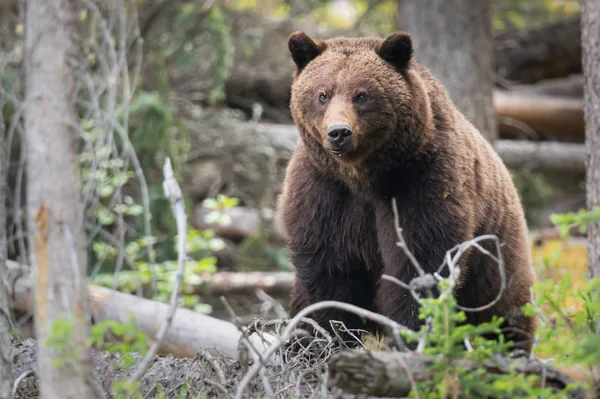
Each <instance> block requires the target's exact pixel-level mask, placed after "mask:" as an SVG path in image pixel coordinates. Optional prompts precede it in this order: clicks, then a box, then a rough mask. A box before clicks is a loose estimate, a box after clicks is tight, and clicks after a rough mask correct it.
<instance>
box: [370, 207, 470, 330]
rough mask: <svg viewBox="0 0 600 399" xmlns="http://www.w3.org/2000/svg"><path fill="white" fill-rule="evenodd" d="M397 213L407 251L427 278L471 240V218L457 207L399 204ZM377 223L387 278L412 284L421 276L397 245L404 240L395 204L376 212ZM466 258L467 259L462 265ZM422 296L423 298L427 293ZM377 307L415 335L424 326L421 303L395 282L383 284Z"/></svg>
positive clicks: (386, 281)
mask: <svg viewBox="0 0 600 399" xmlns="http://www.w3.org/2000/svg"><path fill="white" fill-rule="evenodd" d="M397 209H398V223H399V226H400V228H401V229H402V237H403V238H404V242H405V244H406V248H407V249H408V250H410V252H411V253H412V255H413V256H414V258H415V260H416V261H417V263H418V264H419V266H420V268H421V269H422V270H423V271H424V272H425V273H426V274H431V273H434V272H436V271H437V270H438V269H439V267H440V265H441V264H442V262H443V260H444V256H445V255H446V252H447V251H448V250H450V249H452V248H453V247H454V246H455V245H457V244H460V243H462V242H464V241H466V240H468V235H469V228H468V220H469V215H467V214H465V213H464V212H462V210H461V208H460V207H458V206H456V204H454V203H448V202H445V203H440V204H430V205H429V207H428V209H424V208H419V206H417V204H416V203H412V204H411V203H407V202H404V203H403V202H398V205H397ZM433 210H435V211H433ZM376 221H377V228H378V232H379V249H380V251H381V255H382V258H383V262H384V268H383V274H386V275H389V276H392V277H395V278H397V279H398V280H400V281H402V282H404V283H405V284H409V283H410V282H411V280H412V279H414V278H415V277H418V276H419V272H418V270H417V268H416V267H415V266H414V264H413V261H411V259H410V257H409V256H408V254H407V252H406V250H405V249H404V248H402V247H400V246H398V245H397V243H398V242H399V241H400V240H399V237H398V232H397V230H396V226H395V215H394V212H393V208H392V204H391V202H387V203H383V204H381V205H380V206H379V207H378V208H377V209H376ZM466 257H467V255H465V256H463V258H462V259H461V261H464V260H465V258H466ZM447 272H448V269H447V268H446V269H445V270H444V271H442V273H441V274H442V275H447ZM432 292H433V295H434V296H435V295H438V290H437V289H436V287H434V289H433V290H432ZM420 294H421V296H423V295H424V294H426V293H425V292H421V293H420ZM377 305H378V310H379V311H380V313H381V314H383V315H385V316H388V317H389V318H391V319H392V320H394V321H396V322H397V323H400V324H401V325H403V326H405V327H407V328H409V329H411V330H413V331H416V330H418V329H419V328H420V326H421V324H422V323H423V321H422V320H420V319H419V307H420V305H419V303H418V302H417V301H416V300H415V299H414V297H413V296H412V295H411V293H410V291H409V290H408V289H406V288H403V287H401V286H400V285H398V284H396V283H394V282H391V281H388V280H384V279H381V280H380V282H379V286H378V291H377Z"/></svg>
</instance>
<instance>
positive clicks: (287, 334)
mask: <svg viewBox="0 0 600 399" xmlns="http://www.w3.org/2000/svg"><path fill="white" fill-rule="evenodd" d="M327 308H335V309H339V310H343V311H345V312H350V313H354V314H356V315H358V316H360V317H362V318H365V319H369V320H371V321H374V322H376V323H379V324H382V325H385V326H388V327H390V328H391V329H392V338H393V339H394V340H395V341H396V344H397V345H398V346H399V347H402V344H401V342H400V341H399V340H398V337H399V333H400V332H401V331H411V330H410V329H409V328H407V327H405V326H403V325H401V324H399V323H396V322H395V321H393V320H392V319H390V318H388V317H386V316H383V315H380V314H378V313H375V312H371V311H370V310H367V309H363V308H361V307H358V306H355V305H351V304H349V303H344V302H338V301H322V302H317V303H314V304H312V305H309V306H307V307H305V308H304V309H302V310H301V311H300V312H298V314H297V315H296V316H294V318H293V319H291V320H290V322H289V323H288V325H287V326H286V328H285V329H284V330H283V332H282V333H281V336H279V337H277V338H276V339H275V342H273V345H272V346H271V347H270V348H269V349H267V350H266V351H265V352H264V354H263V356H262V359H263V361H264V362H267V361H268V360H269V358H270V357H271V355H273V353H275V351H277V350H278V349H279V348H280V347H281V346H282V345H283V344H285V342H286V341H287V340H288V339H290V338H293V337H294V336H295V335H297V331H294V329H295V328H296V326H297V325H298V323H300V322H301V321H302V319H303V318H304V317H305V316H306V315H308V314H309V313H312V312H315V311H318V310H322V309H327ZM262 367H263V362H256V363H254V364H253V365H252V367H251V368H250V370H248V373H246V375H245V376H244V378H243V379H242V381H241V382H240V385H238V389H237V391H236V394H235V398H236V399H242V394H243V393H244V390H245V389H246V387H247V386H248V384H250V381H252V379H253V378H254V377H256V375H257V374H258V372H259V371H260V369H261V368H262Z"/></svg>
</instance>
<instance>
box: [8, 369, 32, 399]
mask: <svg viewBox="0 0 600 399" xmlns="http://www.w3.org/2000/svg"><path fill="white" fill-rule="evenodd" d="M33 374H34V373H33V370H27V371H25V372H24V373H23V374H21V375H20V376H19V377H18V378H17V379H16V380H15V383H14V384H13V390H12V397H13V398H16V397H17V390H18V389H19V385H21V383H22V382H23V380H25V378H27V377H29V376H30V375H33Z"/></svg>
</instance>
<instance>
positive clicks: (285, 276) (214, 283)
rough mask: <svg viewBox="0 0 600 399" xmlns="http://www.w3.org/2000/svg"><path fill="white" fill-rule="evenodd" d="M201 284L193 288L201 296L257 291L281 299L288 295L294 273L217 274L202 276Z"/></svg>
mask: <svg viewBox="0 0 600 399" xmlns="http://www.w3.org/2000/svg"><path fill="white" fill-rule="evenodd" d="M201 277H202V282H201V283H199V284H196V285H194V286H193V292H194V294H197V295H201V296H221V295H249V296H251V295H254V294H255V292H256V290H257V289H260V290H262V291H264V292H265V293H267V294H269V295H271V296H275V297H283V296H287V295H289V294H290V291H291V289H292V285H293V283H294V273H290V272H246V273H244V272H219V273H215V274H207V275H202V276H201Z"/></svg>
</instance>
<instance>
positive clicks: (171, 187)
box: [129, 157, 187, 382]
mask: <svg viewBox="0 0 600 399" xmlns="http://www.w3.org/2000/svg"><path fill="white" fill-rule="evenodd" d="M164 177H165V180H164V182H163V188H164V191H165V196H166V197H167V198H169V201H170V202H171V208H172V210H173V214H174V215H175V220H176V222H177V263H178V268H177V276H176V278H175V284H174V287H173V292H172V293H171V301H170V304H169V312H168V313H167V318H166V319H165V320H164V321H163V324H162V326H161V327H160V330H159V331H158V334H156V338H155V340H154V342H153V343H152V346H151V347H150V349H149V350H148V353H147V354H146V356H144V359H142V361H141V363H140V365H139V367H138V369H137V370H136V372H135V373H134V374H133V375H132V376H131V377H130V379H129V382H133V381H139V379H140V378H141V377H142V375H143V374H144V373H145V372H146V370H147V369H148V367H149V366H150V362H151V361H152V359H153V358H154V355H156V352H157V351H158V348H159V346H160V345H161V344H162V342H163V340H164V339H165V336H166V334H167V331H168V330H169V327H171V324H172V323H173V317H174V316H175V311H176V310H177V305H178V304H177V298H178V297H179V288H180V286H181V282H182V281H183V273H184V269H185V257H186V256H185V254H186V251H185V245H186V240H187V217H186V215H185V207H184V203H183V194H182V193H181V188H180V187H179V184H178V183H177V180H175V177H174V176H173V167H172V166H171V159H169V158H168V157H167V159H166V160H165V165H164Z"/></svg>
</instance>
